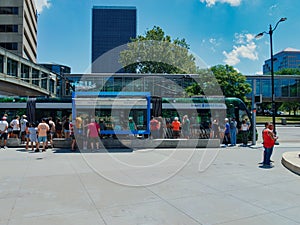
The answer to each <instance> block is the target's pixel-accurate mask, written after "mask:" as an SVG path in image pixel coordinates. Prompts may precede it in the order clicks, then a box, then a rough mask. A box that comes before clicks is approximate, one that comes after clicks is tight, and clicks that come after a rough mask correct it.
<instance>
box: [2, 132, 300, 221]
mask: <svg viewBox="0 0 300 225" xmlns="http://www.w3.org/2000/svg"><path fill="white" fill-rule="evenodd" d="M280 129H281V128H280V127H279V128H278V131H279V133H280V135H281V136H280V137H281V142H280V145H279V146H275V149H274V154H273V155H272V159H273V160H274V167H273V168H270V169H265V168H260V167H259V164H258V162H260V161H261V160H262V155H263V149H262V146H261V140H258V143H257V145H256V146H248V147H239V146H236V147H230V148H209V149H180V148H179V149H143V150H141V151H139V150H138V151H131V152H120V151H115V152H109V153H103V152H85V153H80V152H71V151H70V150H69V149H65V150H64V151H59V150H57V149H49V150H48V151H47V152H44V153H33V152H31V151H24V149H22V148H9V149H8V150H0V225H2V224H3V225H4V224H5V225H27V224H30V225H32V224H43V225H56V224H57V225H61V224H64V225H65V224H67V225H68V224H72V225H81V224H82V225H86V224H91V225H98V224H99V225H102V224H106V225H107V224H108V225H110V224H117V225H119V224H122V225H123V224H130V225H132V224H150V225H151V224H159V225H161V224H163V225H169V224H170V225H174V224H187V225H190V224H201V225H216V224H218V225H241V224H242V225H257V224H264V225H269V224H270V225H274V224H275V225H285V224H286V225H297V224H298V225H299V224H300V216H299V215H300V214H299V210H300V192H299V190H300V177H299V176H298V175H296V174H295V173H292V172H291V171H289V170H288V169H286V167H284V166H283V165H282V164H281V159H282V155H283V154H284V153H286V152H295V153H296V152H299V148H300V143H298V142H296V141H295V142H291V140H290V139H289V138H290V135H289V132H291V133H293V134H296V133H297V134H299V131H298V130H297V129H300V128H297V129H296V128H295V129H294V128H292V129H291V130H290V129H286V128H282V129H281V130H280ZM284 135H287V136H288V137H289V138H287V139H285V138H284ZM297 138H298V136H297ZM299 140H300V139H299Z"/></svg>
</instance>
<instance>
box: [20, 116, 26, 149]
mask: <svg viewBox="0 0 300 225" xmlns="http://www.w3.org/2000/svg"><path fill="white" fill-rule="evenodd" d="M20 124H21V144H24V142H25V139H28V138H26V127H27V128H28V126H26V125H28V120H27V116H26V115H23V116H22V117H21V120H20Z"/></svg>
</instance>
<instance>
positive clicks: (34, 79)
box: [32, 68, 40, 86]
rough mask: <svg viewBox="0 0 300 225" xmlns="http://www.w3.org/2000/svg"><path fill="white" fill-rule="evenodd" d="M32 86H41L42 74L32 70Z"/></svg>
mask: <svg viewBox="0 0 300 225" xmlns="http://www.w3.org/2000/svg"><path fill="white" fill-rule="evenodd" d="M32 84H34V85H36V86H39V85H40V73H39V71H38V70H36V69H33V68H32Z"/></svg>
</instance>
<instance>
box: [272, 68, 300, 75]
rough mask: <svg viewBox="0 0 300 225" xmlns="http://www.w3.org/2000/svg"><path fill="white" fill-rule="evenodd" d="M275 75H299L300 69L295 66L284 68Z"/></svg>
mask: <svg viewBox="0 0 300 225" xmlns="http://www.w3.org/2000/svg"><path fill="white" fill-rule="evenodd" d="M275 74H277V75H300V70H299V69H297V68H286V69H281V70H279V71H277V72H276V73H275Z"/></svg>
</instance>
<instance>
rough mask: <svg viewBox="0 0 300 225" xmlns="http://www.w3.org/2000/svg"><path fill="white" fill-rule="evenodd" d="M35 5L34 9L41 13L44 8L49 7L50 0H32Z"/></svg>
mask: <svg viewBox="0 0 300 225" xmlns="http://www.w3.org/2000/svg"><path fill="white" fill-rule="evenodd" d="M34 1H35V5H36V10H37V11H38V12H39V13H41V12H42V11H43V9H44V8H50V6H51V2H50V0H34Z"/></svg>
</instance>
